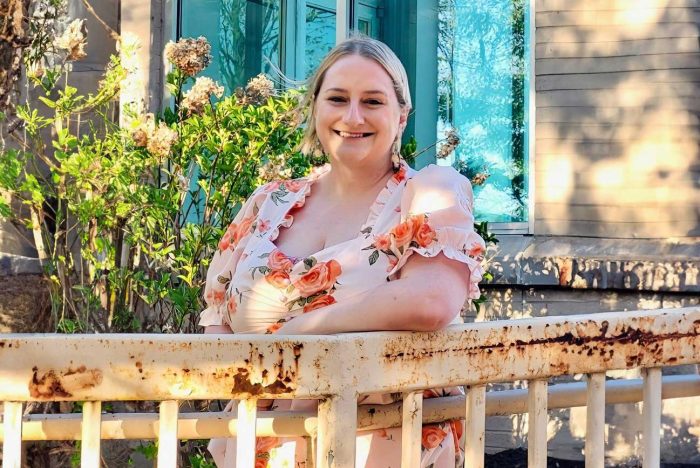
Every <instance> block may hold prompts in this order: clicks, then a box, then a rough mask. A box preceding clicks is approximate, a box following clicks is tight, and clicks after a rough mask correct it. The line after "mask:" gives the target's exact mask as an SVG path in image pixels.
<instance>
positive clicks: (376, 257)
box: [369, 250, 379, 266]
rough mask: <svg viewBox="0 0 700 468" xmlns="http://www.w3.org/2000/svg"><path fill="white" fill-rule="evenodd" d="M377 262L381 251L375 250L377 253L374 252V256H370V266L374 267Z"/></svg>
mask: <svg viewBox="0 0 700 468" xmlns="http://www.w3.org/2000/svg"><path fill="white" fill-rule="evenodd" d="M377 260H379V250H375V251H374V252H372V254H371V255H370V256H369V264H370V266H371V265H374V264H375V263H377Z"/></svg>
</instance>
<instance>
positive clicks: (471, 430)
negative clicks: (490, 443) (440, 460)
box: [464, 385, 486, 468]
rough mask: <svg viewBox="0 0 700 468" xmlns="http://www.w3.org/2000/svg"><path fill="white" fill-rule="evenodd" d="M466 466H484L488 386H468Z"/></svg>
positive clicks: (472, 467) (465, 437)
mask: <svg viewBox="0 0 700 468" xmlns="http://www.w3.org/2000/svg"><path fill="white" fill-rule="evenodd" d="M465 424H466V427H465V430H464V432H465V436H464V440H465V446H464V466H465V467H466V468H483V466H484V449H485V443H486V441H485V434H486V387H485V386H484V385H476V386H473V387H467V394H466V419H465Z"/></svg>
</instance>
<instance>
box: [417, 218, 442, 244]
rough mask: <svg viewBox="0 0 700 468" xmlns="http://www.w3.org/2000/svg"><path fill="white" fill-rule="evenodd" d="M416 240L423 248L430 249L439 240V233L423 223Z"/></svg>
mask: <svg viewBox="0 0 700 468" xmlns="http://www.w3.org/2000/svg"><path fill="white" fill-rule="evenodd" d="M414 238H415V240H416V242H418V245H420V246H421V247H428V246H429V245H430V244H432V243H433V241H434V240H435V239H436V238H437V233H436V232H435V231H434V230H433V228H431V227H430V225H429V224H428V223H423V224H421V225H420V227H419V228H418V229H417V230H416V234H415V236H414Z"/></svg>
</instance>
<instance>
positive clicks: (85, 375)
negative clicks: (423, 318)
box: [0, 307, 700, 467]
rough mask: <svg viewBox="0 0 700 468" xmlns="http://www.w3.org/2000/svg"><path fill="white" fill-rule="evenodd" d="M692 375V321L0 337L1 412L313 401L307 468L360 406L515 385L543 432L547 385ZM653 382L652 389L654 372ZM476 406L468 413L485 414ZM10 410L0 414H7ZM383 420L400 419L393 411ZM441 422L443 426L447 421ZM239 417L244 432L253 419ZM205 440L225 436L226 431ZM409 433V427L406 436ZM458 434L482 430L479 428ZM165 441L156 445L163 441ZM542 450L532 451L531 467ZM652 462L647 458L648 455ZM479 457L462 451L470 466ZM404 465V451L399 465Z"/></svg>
mask: <svg viewBox="0 0 700 468" xmlns="http://www.w3.org/2000/svg"><path fill="white" fill-rule="evenodd" d="M693 363H700V307H690V308H685V309H667V310H654V311H634V312H614V313H600V314H594V315H585V316H567V317H565V318H563V317H545V318H535V319H522V320H512V321H503V322H491V323H475V324H469V325H459V326H453V327H450V328H448V329H446V330H443V331H440V332H435V333H406V332H401V333H398V332H391V333H388V332H385V333H363V334H345V335H334V336H293V337H276V336H270V335H239V334H236V335H5V336H3V337H2V338H0V382H3V385H2V386H1V387H0V400H1V401H5V402H24V401H96V402H99V401H116V400H158V401H162V402H165V403H164V405H165V406H162V409H163V408H166V409H168V411H164V410H163V411H162V415H161V417H165V416H163V415H167V417H168V418H169V419H168V421H171V422H172V421H175V419H173V418H178V417H180V418H183V416H182V415H180V416H178V415H177V405H176V404H175V403H176V400H189V399H193V400H194V399H229V398H230V399H241V400H250V399H259V398H318V399H320V400H321V404H320V406H319V414H318V417H317V424H316V425H313V431H314V432H316V433H315V434H314V435H317V436H318V443H317V447H318V450H319V454H320V455H319V457H318V462H319V464H318V466H320V467H324V466H330V465H333V464H335V465H338V466H346V465H344V464H343V463H346V462H347V460H349V459H350V458H352V454H353V453H354V449H353V446H352V444H350V443H349V442H348V441H347V440H345V439H346V438H347V434H353V433H354V432H355V428H356V427H357V425H358V420H357V418H356V417H355V416H356V415H355V408H356V406H355V404H356V403H355V402H356V399H357V397H358V396H359V395H362V394H369V393H390V392H401V393H402V394H403V395H404V396H405V395H409V399H410V401H411V402H412V404H413V405H414V406H415V409H416V411H418V410H420V411H424V407H423V403H422V401H420V400H422V399H421V398H418V397H419V396H420V395H421V393H420V391H421V390H422V389H425V388H435V387H449V386H454V385H470V386H477V387H478V386H482V385H484V384H486V383H492V382H508V381H514V380H520V379H525V380H528V381H530V382H538V385H539V387H538V389H539V390H538V396H537V398H534V399H532V400H531V403H532V408H530V409H529V410H528V411H529V413H531V414H539V415H540V417H539V419H537V420H538V421H540V422H541V421H542V420H543V419H542V411H543V408H545V409H546V405H547V395H546V388H547V387H546V385H545V386H544V387H543V386H542V383H543V382H544V381H545V380H546V379H547V378H549V377H553V376H559V375H571V374H582V373H586V374H603V373H605V372H606V371H609V370H615V369H629V368H638V367H641V368H657V369H658V368H660V367H663V366H669V365H679V364H693ZM653 375H655V376H656V377H655V378H656V380H658V378H657V377H658V376H659V375H660V372H659V371H658V370H656V371H653ZM655 382H656V381H655ZM644 388H645V389H646V390H645V392H646V393H645V396H644V401H645V402H647V404H646V406H648V408H649V413H648V415H647V417H646V419H645V421H646V426H645V427H648V428H650V429H647V432H649V433H651V432H653V430H654V427H656V426H655V425H654V424H656V422H654V417H655V416H654V415H655V414H656V413H654V411H657V412H658V408H656V406H659V405H660V401H661V398H662V395H661V385H660V384H659V382H656V383H655V384H654V385H651V384H648V382H647V381H646V380H645V387H644ZM416 392H418V393H416ZM487 397H488V395H487ZM578 398H579V399H580V397H578ZM485 401H486V405H485V406H484V405H483V404H481V403H480V404H479V405H480V406H479V408H482V407H483V408H482V409H484V408H486V409H488V401H489V399H488V398H486V400H485ZM533 402H534V403H533ZM521 403H522V402H521ZM246 404H247V403H246ZM431 404H433V403H428V404H427V407H429V406H430V405H431ZM519 404H520V403H519ZM13 405H14V406H13ZM543 405H544V406H543ZM572 405H573V403H572ZM16 406H17V404H16V403H12V404H8V405H7V406H6V408H10V410H12V411H15V410H16V408H15V407H16ZM20 406H21V405H20ZM472 406H473V405H472ZM570 406H571V405H570ZM516 409H517V410H518V411H520V410H522V404H520V406H518V407H517V408H515V409H514V411H515V410H516ZM383 410H384V412H385V413H386V412H387V411H389V412H391V413H392V414H394V413H396V414H394V416H392V417H399V418H400V417H401V415H400V414H399V413H400V411H401V410H400V408H399V407H394V406H391V407H385V408H383ZM652 410H653V411H652ZM8 411H9V410H8ZM439 411H441V412H443V413H445V414H447V412H448V409H446V408H443V409H440V410H439ZM449 411H454V409H452V410H449ZM645 411H646V410H645ZM397 412H399V413H397ZM482 413H483V411H481V410H479V413H478V414H482ZM12 414H14V413H12ZM341 414H342V415H343V416H342V417H340V415H341ZM416 414H418V413H416ZM649 415H650V416H649ZM248 416H249V419H250V420H251V421H255V420H256V419H255V407H254V406H253V407H252V409H251V411H250V414H249V415H248ZM405 416H406V415H405V414H404V417H405ZM385 417H386V415H384V416H382V418H385ZM368 418H369V420H370V422H369V424H370V426H371V425H372V424H373V422H372V421H371V420H372V414H370V415H369V416H366V415H364V416H363V415H362V414H361V415H360V421H359V422H360V425H361V426H365V425H366V424H368ZM409 419H410V418H409ZM181 420H183V419H181ZM407 420H408V419H407ZM295 424H296V425H297V426H295V427H304V429H303V432H304V433H306V432H307V431H308V430H311V429H308V428H306V426H305V424H306V423H305V422H304V421H303V420H298V421H297V422H296V423H295ZM540 425H541V424H540ZM171 426H172V424H171ZM13 427H14V426H13ZM216 427H220V428H222V429H220V430H222V431H224V430H225V431H228V429H227V427H228V426H227V425H226V424H219V425H218V426H216ZM417 427H419V426H417V425H416V422H415V421H413V422H412V428H411V430H408V428H407V429H406V431H405V432H406V434H409V433H410V434H414V433H416V430H417V429H416V428H417ZM470 427H473V428H475V429H473V430H474V431H477V432H478V431H480V430H481V429H479V428H480V427H481V424H480V423H479V422H478V421H475V422H474V424H473V425H472V426H470ZM539 429H540V430H541V429H542V428H539ZM13 430H16V429H13ZM103 430H104V427H103ZM174 430H176V429H175V428H174V426H172V427H171V430H170V432H168V433H169V434H170V436H169V437H171V439H172V438H173V437H175V435H174V434H175V433H174V432H172V431H174ZM266 430H267V429H266ZM225 434H226V432H223V433H222V434H220V435H225ZM247 434H248V437H247V439H246V440H247V443H252V442H251V440H252V441H253V442H254V439H251V438H250V434H251V432H250V430H248V432H247ZM477 435H478V434H477ZM540 436H541V433H540ZM344 438H345V439H344ZM540 439H541V437H540ZM13 440H15V439H13ZM169 440H170V439H169ZM172 440H174V439H172ZM172 440H171V441H172ZM542 445H543V444H542V441H541V440H540V444H539V447H540V448H539V449H538V450H539V451H540V453H539V456H538V458H536V459H537V460H540V459H541V458H542V453H541V451H542V450H543V449H542ZM251 450H252V448H251ZM474 450H476V452H474ZM544 450H545V451H546V447H545V449H544ZM655 450H656V448H655V447H650V448H649V451H648V453H656V452H655ZM482 451H483V449H480V448H478V447H477V448H476V449H474V447H472V452H470V453H471V454H472V455H471V456H472V458H474V457H475V455H474V453H477V455H478V453H480V452H482ZM330 453H333V454H334V455H333V460H334V461H333V462H330V461H329V460H330V458H329V457H328V454H330ZM415 453H417V451H416V446H415V444H413V445H411V444H407V445H406V452H405V453H404V457H405V460H413V457H414V455H415ZM476 458H478V456H476ZM341 461H342V462H341ZM339 463H340V464H339Z"/></svg>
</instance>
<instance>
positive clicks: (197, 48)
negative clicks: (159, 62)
mask: <svg viewBox="0 0 700 468" xmlns="http://www.w3.org/2000/svg"><path fill="white" fill-rule="evenodd" d="M163 52H164V54H165V58H167V59H168V61H169V62H170V63H172V64H173V65H175V67H177V69H178V70H180V71H181V72H183V73H184V74H185V75H187V76H194V75H196V74H197V73H199V72H201V71H202V70H204V69H205V68H207V67H208V66H209V64H210V63H211V54H210V53H211V45H209V42H208V41H207V39H206V38H205V37H203V36H200V37H198V38H197V39H193V38H190V37H185V38H182V39H180V40H178V41H177V42H172V41H170V42H168V43H167V44H166V45H165V49H164V50H163Z"/></svg>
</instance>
